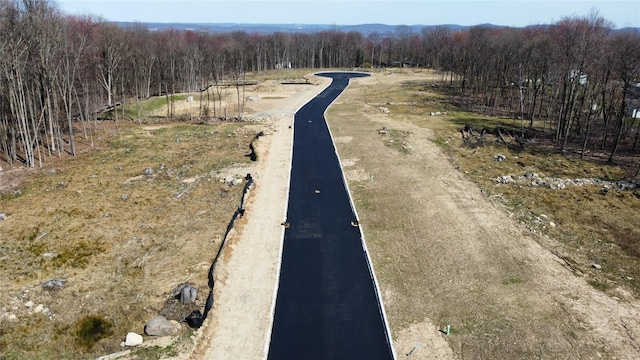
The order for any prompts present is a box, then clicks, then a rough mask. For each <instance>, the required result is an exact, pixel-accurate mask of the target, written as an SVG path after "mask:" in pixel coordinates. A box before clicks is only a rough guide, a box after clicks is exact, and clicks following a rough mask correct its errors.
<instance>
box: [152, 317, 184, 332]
mask: <svg viewBox="0 0 640 360" xmlns="http://www.w3.org/2000/svg"><path fill="white" fill-rule="evenodd" d="M177 332H178V328H177V327H176V325H175V324H174V323H172V322H171V321H169V320H167V318H165V317H164V316H156V317H154V318H153V319H151V320H149V322H148V323H147V325H145V326H144V333H145V334H147V335H149V336H169V335H173V334H175V333H177Z"/></svg>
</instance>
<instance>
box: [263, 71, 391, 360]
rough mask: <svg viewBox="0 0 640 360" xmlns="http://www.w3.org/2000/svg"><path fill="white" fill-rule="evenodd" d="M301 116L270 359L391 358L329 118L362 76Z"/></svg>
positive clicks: (342, 83) (341, 81)
mask: <svg viewBox="0 0 640 360" xmlns="http://www.w3.org/2000/svg"><path fill="white" fill-rule="evenodd" d="M319 75H322V76H328V77H331V78H333V82H332V83H331V85H330V86H329V87H328V88H327V89H326V90H324V91H323V92H322V93H321V94H320V95H318V96H317V97H316V98H314V99H313V100H311V101H310V102H309V103H307V104H306V105H305V106H304V107H302V108H301V109H300V110H299V111H298V112H297V113H296V115H295V122H294V142H293V159H292V170H291V184H290V191H289V207H288V212H287V221H288V222H289V224H290V227H289V228H287V229H286V230H285V236H284V245H283V253H282V265H281V271H280V282H279V287H278V294H277V299H276V306H275V315H274V323H273V329H272V334H271V343H270V345H269V354H268V359H271V360H276V359H349V360H353V359H368V360H372V359H393V351H392V349H391V345H390V340H389V337H388V334H387V330H386V327H385V322H384V320H383V316H382V313H381V310H380V306H379V303H378V296H377V290H376V288H375V285H374V281H373V279H372V277H371V272H370V271H369V264H368V260H367V256H366V254H365V252H364V248H363V245H362V238H361V233H360V229H359V228H358V227H355V226H353V225H352V222H355V221H356V220H357V219H356V215H355V214H354V211H353V209H352V208H351V203H350V201H349V197H348V194H347V190H346V188H345V185H344V182H343V178H342V169H341V168H340V164H339V162H338V158H337V155H336V153H335V149H334V146H333V142H332V141H331V137H330V134H329V130H328V128H327V125H326V121H325V119H324V112H325V110H326V108H327V107H328V106H329V105H330V104H331V103H332V102H333V101H334V100H335V99H336V98H337V97H338V95H340V93H341V92H342V91H343V90H344V89H345V88H346V86H347V85H348V83H349V79H350V78H353V77H361V76H367V75H366V74H359V73H323V74H319Z"/></svg>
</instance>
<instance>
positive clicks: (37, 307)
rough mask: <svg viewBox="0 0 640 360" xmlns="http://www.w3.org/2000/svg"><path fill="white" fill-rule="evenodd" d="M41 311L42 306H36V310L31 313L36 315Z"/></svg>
mask: <svg viewBox="0 0 640 360" xmlns="http://www.w3.org/2000/svg"><path fill="white" fill-rule="evenodd" d="M42 310H44V305H42V304H38V306H36V308H35V309H33V312H34V313H36V314H37V313H39V312H41V311H42Z"/></svg>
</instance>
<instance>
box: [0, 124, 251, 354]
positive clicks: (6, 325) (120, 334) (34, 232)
mask: <svg viewBox="0 0 640 360" xmlns="http://www.w3.org/2000/svg"><path fill="white" fill-rule="evenodd" d="M111 126H112V123H105V124H103V125H102V126H99V129H100V130H101V131H103V133H101V136H103V137H105V141H104V142H102V143H101V145H100V147H99V148H98V149H95V150H93V151H92V152H90V153H87V154H84V155H81V156H79V157H77V158H73V159H66V160H64V161H57V162H53V164H50V165H47V167H46V168H45V169H43V170H42V171H40V172H38V173H37V174H33V175H31V176H30V177H29V178H28V179H27V180H26V181H25V182H23V183H22V184H21V185H20V187H19V188H18V189H14V190H20V192H18V193H13V192H7V193H5V194H4V195H3V196H2V199H1V200H0V211H1V212H5V213H7V214H9V216H8V218H7V219H6V221H3V222H1V223H0V239H1V240H0V251H1V252H0V256H1V257H2V261H1V262H0V276H1V277H2V278H3V279H5V281H4V282H3V290H4V291H3V296H2V297H0V308H1V309H2V310H3V311H2V313H4V314H7V313H11V314H14V315H17V316H18V319H17V320H13V321H11V320H8V319H6V318H3V319H2V320H1V321H0V353H2V354H3V358H8V359H14V358H15V359H26V358H51V357H56V358H91V357H94V356H95V355H98V354H104V353H109V352H114V351H120V350H121V348H120V345H119V344H120V342H121V341H122V340H123V339H124V336H125V335H126V333H127V332H129V331H134V332H138V333H141V332H142V327H143V326H144V324H145V323H146V321H147V320H149V319H150V318H151V317H153V316H155V315H157V314H158V313H159V311H160V310H161V309H162V307H163V305H164V302H165V301H166V300H168V297H169V293H170V292H171V291H172V290H174V288H175V287H176V286H177V285H179V284H180V283H182V282H184V281H186V280H187V279H188V280H189V282H190V283H191V284H192V285H194V286H196V287H197V288H198V289H199V291H200V296H199V297H200V298H201V299H203V297H204V298H205V299H206V295H207V293H208V287H207V270H208V268H209V265H210V262H211V260H212V259H213V256H214V255H215V252H216V250H217V246H218V245H219V243H220V240H221V238H222V235H224V231H225V229H226V225H227V223H228V221H229V220H230V218H231V215H232V214H233V212H234V210H235V209H236V207H237V206H238V204H239V201H240V196H241V191H242V187H241V186H237V187H229V186H228V185H225V184H223V183H220V182H219V177H220V176H221V175H227V173H228V172H230V173H229V174H230V175H239V176H244V175H246V173H244V171H245V170H243V169H242V168H243V167H245V166H246V164H247V163H248V162H249V159H248V158H247V157H246V156H245V154H247V153H248V152H249V149H248V145H249V142H250V141H251V140H252V139H253V136H254V135H255V133H256V132H257V131H258V130H257V129H258V128H259V125H248V124H246V123H216V124H211V125H190V124H161V125H159V126H132V125H125V124H119V125H118V129H117V130H115V129H113V128H111ZM107 132H110V133H111V135H109V136H108V139H107V135H106V133H107ZM243 164H245V165H243ZM232 165H235V170H229V169H230V166H232ZM238 165H240V166H238ZM146 168H151V169H152V170H153V174H152V175H144V173H145V169H146ZM225 169H227V170H225ZM236 173H237V174H236ZM56 278H60V279H65V280H66V282H65V284H64V286H63V287H62V288H61V289H58V290H54V291H49V290H45V289H43V288H42V287H41V284H43V283H44V282H46V281H48V280H51V279H56ZM203 300H204V299H203ZM203 300H202V301H203ZM27 301H32V302H33V303H34V305H33V307H32V308H31V309H29V308H27V307H25V305H24V304H25V303H26V302H27ZM39 304H42V305H43V307H44V308H45V309H47V310H45V311H43V312H39V313H35V311H33V310H34V309H35V307H36V306H37V305H39ZM0 316H2V314H0ZM83 319H84V320H83ZM87 319H88V320H87ZM96 319H104V322H100V321H94V320H96ZM188 333H189V332H188V331H186V329H185V330H183V332H182V334H183V336H182V338H181V339H182V340H180V341H181V344H182V345H184V344H187V343H188V342H189V339H188V337H187V336H184V335H186V334H188ZM179 345H180V342H179V344H178V346H179Z"/></svg>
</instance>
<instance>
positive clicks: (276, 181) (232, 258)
mask: <svg viewBox="0 0 640 360" xmlns="http://www.w3.org/2000/svg"><path fill="white" fill-rule="evenodd" d="M310 78H313V81H314V82H315V83H316V84H317V85H287V86H285V87H284V89H283V87H282V86H278V87H277V88H275V89H271V90H268V92H261V91H260V89H258V91H257V92H255V93H253V95H252V96H255V99H256V100H254V101H252V102H251V103H250V104H248V105H250V106H251V108H250V110H251V113H249V114H248V116H249V117H255V118H266V119H267V120H266V121H267V122H268V123H269V124H270V130H269V131H268V135H267V136H264V137H261V138H260V140H259V141H258V142H257V144H256V147H257V152H258V157H259V159H261V161H259V163H258V165H257V168H256V169H255V170H254V174H253V175H254V178H255V179H256V184H257V185H256V187H255V189H254V190H253V191H252V192H251V195H250V201H249V204H248V205H247V207H246V209H247V210H246V215H245V217H244V219H243V221H242V223H241V224H240V225H239V227H238V235H237V236H236V237H235V238H234V239H233V241H232V242H231V243H230V244H228V246H227V248H226V250H225V261H224V262H223V263H221V264H220V266H219V267H218V268H217V269H216V273H215V278H216V285H215V291H214V295H215V303H214V306H213V308H212V311H211V312H210V313H209V317H208V318H207V320H206V322H205V324H204V327H203V328H202V329H201V330H199V331H198V335H197V339H196V351H195V352H194V354H193V355H192V359H260V358H263V357H264V355H265V354H266V353H265V351H266V350H267V349H268V348H267V347H266V345H265V344H267V341H268V338H269V334H270V328H271V323H272V320H273V319H272V315H273V309H272V307H273V304H274V303H273V302H274V300H275V298H274V296H275V286H276V284H277V274H278V272H279V264H280V255H281V251H282V249H281V245H282V244H281V243H282V238H283V227H282V225H281V223H282V222H283V221H284V219H285V217H286V205H287V198H288V190H289V173H290V169H291V147H292V135H293V132H292V131H293V129H292V128H291V125H292V124H293V115H294V114H295V112H296V111H297V110H298V109H299V108H300V107H301V106H302V105H304V104H305V103H307V102H308V101H309V100H311V99H312V98H313V97H315V96H316V95H317V94H318V93H320V92H321V91H322V90H323V89H324V88H326V86H328V85H329V83H330V81H331V80H330V79H328V78H319V77H310ZM287 87H289V88H293V89H292V90H291V91H292V92H288V90H287ZM264 98H268V99H266V100H263V99H264ZM260 102H264V104H260Z"/></svg>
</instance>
